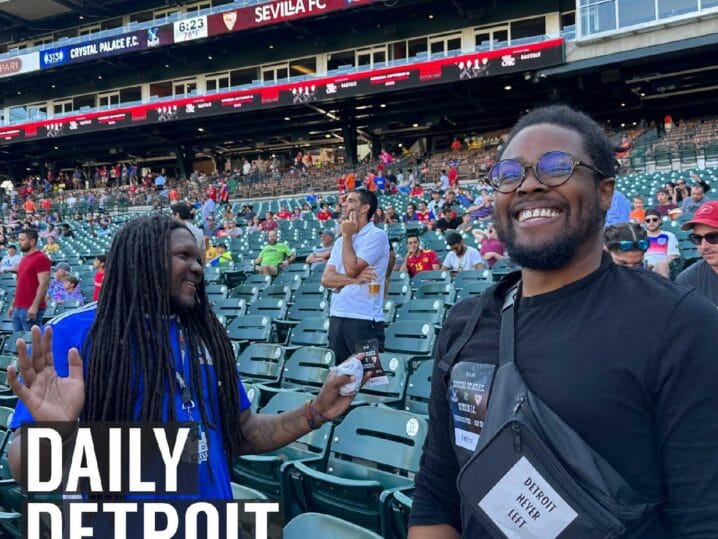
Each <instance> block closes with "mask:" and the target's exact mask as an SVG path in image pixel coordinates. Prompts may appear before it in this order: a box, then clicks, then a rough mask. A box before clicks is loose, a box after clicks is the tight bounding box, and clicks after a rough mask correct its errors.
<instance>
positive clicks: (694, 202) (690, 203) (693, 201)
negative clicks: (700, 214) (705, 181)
mask: <svg viewBox="0 0 718 539" xmlns="http://www.w3.org/2000/svg"><path fill="white" fill-rule="evenodd" d="M705 192H706V190H705V187H703V186H702V185H701V184H700V183H696V184H695V185H693V186H692V187H691V196H690V197H689V198H686V199H684V200H683V203H682V204H681V211H682V212H683V213H694V212H695V211H696V210H697V209H698V208H699V207H700V206H701V205H702V204H703V203H704V202H705V201H706V195H705Z"/></svg>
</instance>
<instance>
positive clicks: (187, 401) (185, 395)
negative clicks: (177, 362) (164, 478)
mask: <svg viewBox="0 0 718 539" xmlns="http://www.w3.org/2000/svg"><path fill="white" fill-rule="evenodd" d="M179 341H180V353H181V357H182V367H183V368H184V360H185V339H184V335H183V333H182V330H181V329H180V330H179ZM175 379H176V380H177V387H178V388H179V392H180V398H181V399H182V408H183V409H184V410H185V412H186V413H187V417H188V418H189V420H190V421H192V422H194V421H195V419H194V417H193V416H192V410H194V408H195V407H196V405H195V402H194V400H193V399H192V392H191V391H190V389H189V387H188V386H187V384H186V383H185V381H184V378H183V377H182V375H181V374H180V373H179V372H178V371H175ZM196 425H197V428H196V429H192V431H191V433H190V435H189V438H188V440H187V444H186V445H185V449H184V452H183V453H182V461H183V462H189V463H194V464H199V463H200V462H205V461H207V460H208V459H209V447H208V445H207V436H206V434H205V432H204V428H203V426H202V422H201V421H197V422H196Z"/></svg>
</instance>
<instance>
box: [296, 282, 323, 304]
mask: <svg viewBox="0 0 718 539" xmlns="http://www.w3.org/2000/svg"><path fill="white" fill-rule="evenodd" d="M328 295H329V292H328V290H327V289H326V288H324V286H322V284H321V283H319V282H316V283H311V282H307V281H304V282H303V283H302V286H300V287H299V288H297V290H296V291H295V292H294V301H301V300H302V299H304V298H315V299H316V298H319V299H323V300H326V299H327V297H328Z"/></svg>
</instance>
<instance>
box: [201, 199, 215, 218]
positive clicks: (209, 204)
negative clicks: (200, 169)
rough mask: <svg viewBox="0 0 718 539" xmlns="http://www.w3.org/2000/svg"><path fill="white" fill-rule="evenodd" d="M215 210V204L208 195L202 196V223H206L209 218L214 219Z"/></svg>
mask: <svg viewBox="0 0 718 539" xmlns="http://www.w3.org/2000/svg"><path fill="white" fill-rule="evenodd" d="M216 209H217V203H216V202H215V201H214V199H213V198H212V197H211V196H209V194H205V195H204V204H202V222H203V223H204V222H206V221H207V218H208V217H209V216H212V218H214V212H215V210H216Z"/></svg>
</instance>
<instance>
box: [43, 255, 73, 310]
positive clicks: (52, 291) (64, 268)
mask: <svg viewBox="0 0 718 539" xmlns="http://www.w3.org/2000/svg"><path fill="white" fill-rule="evenodd" d="M68 275H70V264H68V263H67V262H60V263H58V264H57V265H56V266H55V274H54V276H53V279H52V280H51V281H50V285H49V286H48V288H47V299H51V300H54V301H62V297H63V291H64V290H65V284H64V283H65V277H67V276H68Z"/></svg>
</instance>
